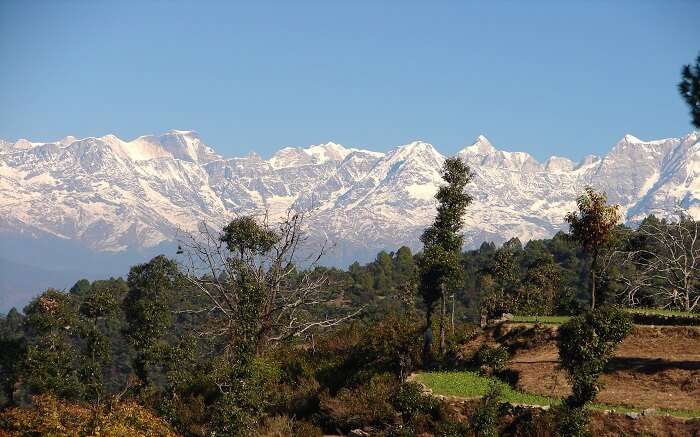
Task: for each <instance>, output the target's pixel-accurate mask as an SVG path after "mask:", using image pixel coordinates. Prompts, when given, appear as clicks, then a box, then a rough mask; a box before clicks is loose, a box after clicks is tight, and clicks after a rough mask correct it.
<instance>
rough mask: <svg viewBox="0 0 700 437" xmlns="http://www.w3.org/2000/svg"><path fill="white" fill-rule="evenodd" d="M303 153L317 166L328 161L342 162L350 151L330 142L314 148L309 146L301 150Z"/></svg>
mask: <svg viewBox="0 0 700 437" xmlns="http://www.w3.org/2000/svg"><path fill="white" fill-rule="evenodd" d="M303 151H304V153H306V154H307V155H309V156H311V157H312V158H313V159H314V161H315V163H318V164H322V163H324V162H328V161H342V160H343V159H345V157H346V156H348V155H349V154H350V153H351V151H350V150H348V149H346V148H345V147H343V146H341V145H340V144H336V143H334V142H332V141H330V142H328V143H325V144H319V145H316V146H309V147H307V148H305V149H303Z"/></svg>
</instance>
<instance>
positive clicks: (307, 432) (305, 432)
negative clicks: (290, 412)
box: [256, 416, 323, 437]
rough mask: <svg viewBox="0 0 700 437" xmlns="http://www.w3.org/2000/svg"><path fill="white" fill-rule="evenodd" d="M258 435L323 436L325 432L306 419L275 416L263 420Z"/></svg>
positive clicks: (279, 436)
mask: <svg viewBox="0 0 700 437" xmlns="http://www.w3.org/2000/svg"><path fill="white" fill-rule="evenodd" d="M256 435H259V436H264V437H321V436H322V435H323V432H322V431H321V429H320V428H319V427H317V426H315V425H314V424H312V423H309V422H306V421H303V420H302V421H295V420H294V419H292V418H290V417H287V416H273V417H268V418H266V419H265V420H263V423H262V425H261V426H260V428H258V430H257V431H256Z"/></svg>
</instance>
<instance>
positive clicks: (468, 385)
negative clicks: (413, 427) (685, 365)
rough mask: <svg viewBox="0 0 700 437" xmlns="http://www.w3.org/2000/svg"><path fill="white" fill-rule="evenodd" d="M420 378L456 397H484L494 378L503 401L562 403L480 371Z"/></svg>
mask: <svg viewBox="0 0 700 437" xmlns="http://www.w3.org/2000/svg"><path fill="white" fill-rule="evenodd" d="M416 381H417V382H419V383H421V384H423V385H425V386H426V387H428V388H429V389H430V390H432V391H433V394H436V395H443V396H456V397H460V398H479V397H481V396H483V395H484V394H485V393H486V391H487V389H488V386H489V383H490V382H491V381H496V383H497V384H499V385H501V388H502V392H503V400H504V401H505V402H509V403H513V404H525V405H538V406H547V405H558V404H560V403H561V399H559V398H554V397H548V396H542V395H537V394H534V393H525V392H521V391H518V390H515V389H514V388H512V387H511V386H509V385H508V384H506V383H505V382H502V381H499V380H497V379H495V378H492V377H488V376H482V375H480V374H478V373H476V372H470V371H462V372H457V371H454V372H424V373H418V374H417V375H416ZM593 408H594V409H596V410H609V411H614V412H617V413H628V412H638V413H639V412H641V411H642V410H643V408H636V407H633V406H627V405H607V404H599V403H596V404H593ZM657 412H658V414H667V415H671V416H676V417H688V418H695V417H700V410H672V409H665V408H659V409H658V410H657Z"/></svg>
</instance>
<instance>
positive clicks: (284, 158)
mask: <svg viewBox="0 0 700 437" xmlns="http://www.w3.org/2000/svg"><path fill="white" fill-rule="evenodd" d="M353 151H354V149H347V148H345V147H343V146H342V145H340V144H337V143H334V142H332V141H330V142H327V143H324V144H318V145H312V146H308V147H285V148H283V149H280V150H279V151H277V153H275V154H274V155H273V156H272V158H270V159H269V161H268V162H269V163H270V165H272V167H274V168H286V167H296V166H300V165H308V164H324V163H326V162H331V161H333V162H335V161H338V162H339V161H342V160H344V159H345V158H346V157H347V156H348V155H349V154H350V153H352V152H353Z"/></svg>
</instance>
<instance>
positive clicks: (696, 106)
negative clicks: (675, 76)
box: [678, 55, 700, 128]
mask: <svg viewBox="0 0 700 437" xmlns="http://www.w3.org/2000/svg"><path fill="white" fill-rule="evenodd" d="M681 75H682V77H683V79H682V80H681V82H680V83H679V84H678V91H680V93H681V96H682V97H683V99H684V100H685V101H686V103H687V104H688V106H690V115H691V117H692V118H693V121H692V123H693V125H694V126H695V127H697V128H700V55H698V57H697V59H696V60H695V65H685V66H683V70H682V72H681Z"/></svg>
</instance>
